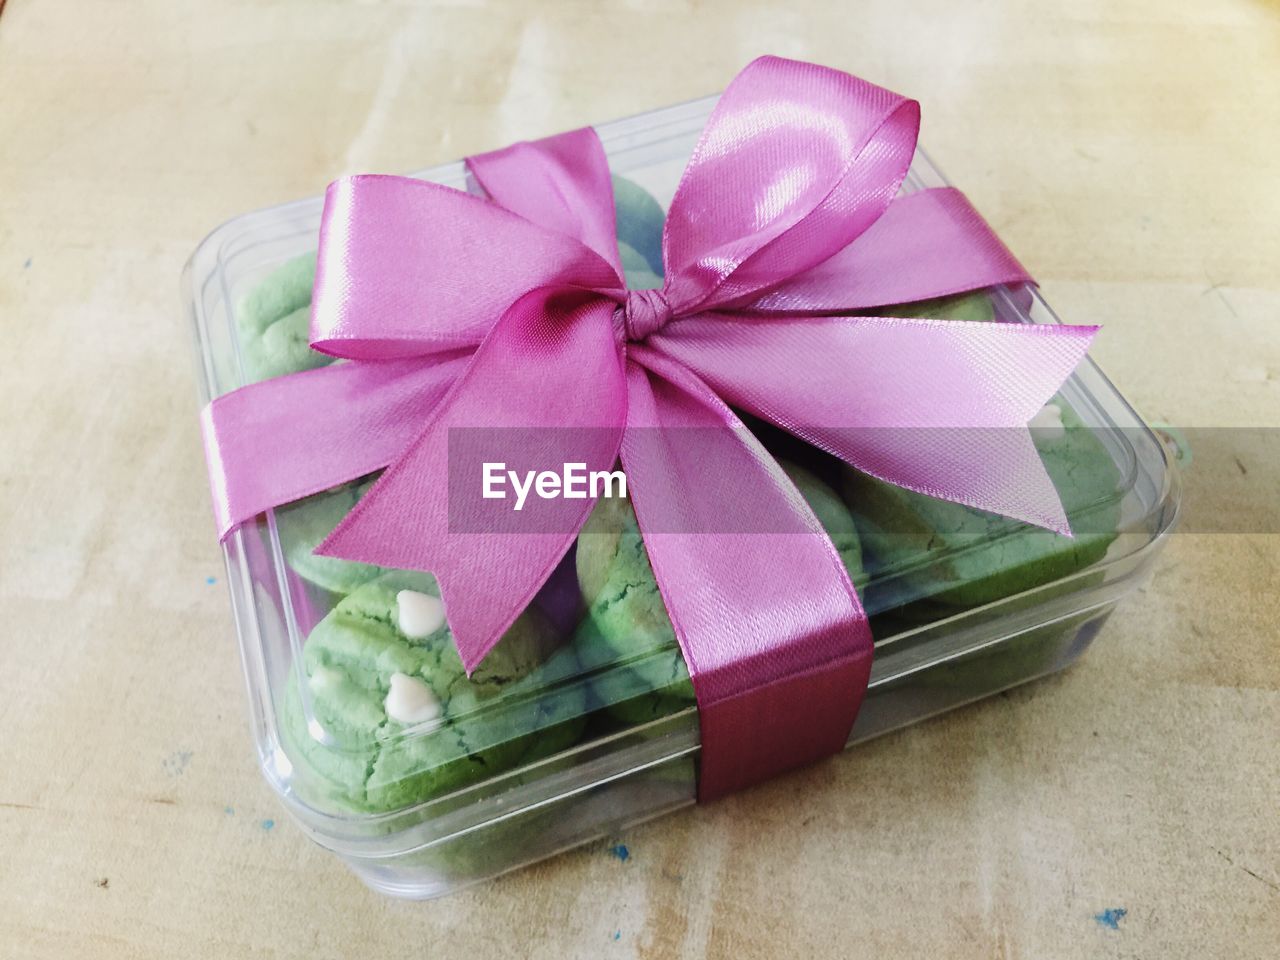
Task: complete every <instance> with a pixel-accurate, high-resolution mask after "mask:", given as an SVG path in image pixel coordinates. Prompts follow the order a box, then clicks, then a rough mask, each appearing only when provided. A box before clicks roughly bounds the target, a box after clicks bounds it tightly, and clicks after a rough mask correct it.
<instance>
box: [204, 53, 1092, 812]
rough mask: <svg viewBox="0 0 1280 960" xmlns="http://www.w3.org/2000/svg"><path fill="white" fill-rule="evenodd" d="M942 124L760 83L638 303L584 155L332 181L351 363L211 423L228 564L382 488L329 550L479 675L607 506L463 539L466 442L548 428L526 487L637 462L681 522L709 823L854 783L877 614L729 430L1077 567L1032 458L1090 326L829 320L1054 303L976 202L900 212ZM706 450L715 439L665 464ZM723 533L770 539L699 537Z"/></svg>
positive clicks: (835, 78)
mask: <svg viewBox="0 0 1280 960" xmlns="http://www.w3.org/2000/svg"><path fill="white" fill-rule="evenodd" d="M918 125H919V107H918V105H917V104H916V103H915V102H914V101H912V100H907V99H905V98H903V97H901V96H898V95H897V94H894V93H891V92H889V91H887V90H884V89H882V88H880V87H877V86H874V85H872V84H870V83H867V82H865V81H862V80H859V79H857V78H855V77H852V76H849V75H847V74H844V73H841V72H838V71H835V70H830V69H827V68H824V67H820V66H816V65H814V64H808V63H800V62H796V61H789V60H782V59H778V58H775V57H764V58H762V59H759V60H756V61H755V62H753V63H752V64H750V65H749V66H748V67H747V68H746V69H745V70H743V71H742V73H741V74H739V76H738V77H737V78H736V79H735V80H734V82H733V83H732V84H731V85H730V86H729V88H728V89H727V90H726V91H725V93H724V95H723V96H722V97H721V99H720V101H719V103H718V105H717V107H716V109H715V111H714V113H713V114H712V116H711V118H710V119H709V120H708V122H707V125H706V128H705V130H704V131H703V134H702V137H701V139H700V141H699V143H698V145H697V147H696V149H695V150H694V153H693V156H692V159H691V160H690V161H689V165H688V167H687V168H686V170H685V173H684V176H683V178H682V180H681V182H680V185H679V187H678V189H677V191H676V194H675V198H674V200H673V201H672V204H671V209H670V211H669V213H668V215H667V221H666V227H665V230H664V233H663V243H662V247H663V259H664V262H665V284H664V286H663V288H662V290H661V291H630V292H629V291H627V290H626V289H625V285H624V282H623V278H622V270H621V265H620V260H619V254H618V248H617V241H616V239H615V237H616V234H615V224H614V213H613V203H612V196H611V186H610V180H609V170H608V167H607V164H606V160H605V156H604V152H603V150H602V148H601V147H600V144H599V141H598V139H597V138H596V136H595V134H594V132H593V131H591V130H590V129H584V130H577V131H574V132H572V133H567V134H563V135H560V136H556V137H550V138H548V139H546V140H542V141H538V142H536V143H521V144H516V145H515V146H512V147H508V148H507V149H504V150H499V151H496V152H494V153H489V154H485V155H483V156H479V157H473V158H471V159H470V160H469V161H468V162H469V164H470V167H471V170H472V172H473V174H474V175H475V177H476V179H477V180H478V182H479V183H480V184H481V185H482V186H483V188H484V190H485V191H486V192H487V193H488V195H489V198H490V199H482V198H478V197H474V196H470V195H468V194H465V193H462V192H459V191H456V190H452V189H448V188H445V187H441V186H437V185H434V184H431V183H425V182H421V181H417V180H412V179H406V178H401V177H382V176H357V177H349V178H346V179H343V180H339V181H337V182H335V183H334V184H332V185H331V186H330V188H329V190H328V193H327V195H326V202H325V210H324V219H323V223H322V226H321V234H320V254H319V266H318V271H317V276H316V284H315V289H314V299H313V305H312V329H311V341H312V345H313V347H315V349H317V350H321V351H323V352H325V353H328V354H331V355H333V356H337V357H343V358H346V359H347V360H348V361H350V362H348V363H341V364H337V365H334V366H330V367H326V368H323V369H319V370H313V371H309V372H306V373H298V374H293V375H290V376H286V377H281V378H278V379H274V380H269V381H266V382H263V383H258V384H254V385H252V386H249V387H245V388H243V389H241V390H237V391H234V392H233V393H230V394H228V395H226V396H224V397H220V398H218V399H217V400H215V401H214V402H213V403H212V404H211V405H210V406H209V407H208V408H207V410H206V411H205V418H204V425H205V431H206V434H205V437H206V448H207V451H208V457H209V467H210V475H211V478H212V486H213V492H214V503H215V508H216V512H217V516H218V523H219V528H220V533H221V534H222V535H223V536H226V535H227V534H228V533H229V532H230V531H231V530H233V529H234V528H235V527H236V526H237V525H239V524H241V523H243V522H245V521H246V520H249V519H250V518H252V517H254V516H256V515H258V514H260V513H261V512H263V511H264V510H267V509H269V508H272V507H275V506H278V505H280V504H282V503H286V502H288V501H291V500H295V499H298V498H300V497H304V496H307V495H309V494H313V493H317V492H319V491H321V490H325V489H327V488H329V487H331V486H334V485H335V484H339V483H343V482H346V481H349V480H352V479H354V478H355V477H358V476H362V475H365V474H367V473H370V472H372V471H374V470H377V469H380V468H383V467H386V471H385V472H384V473H383V475H382V477H381V479H380V480H379V481H378V482H377V483H376V484H375V485H374V486H373V488H372V489H371V490H370V491H369V493H368V494H367V495H366V496H365V497H364V498H363V499H362V500H361V501H360V503H359V504H358V505H357V507H356V508H355V509H354V510H352V512H351V513H350V514H349V515H348V516H347V517H346V519H344V520H343V522H342V523H341V524H340V525H339V526H338V528H337V529H336V530H335V531H334V532H333V534H332V535H331V536H330V537H329V539H328V540H326V541H325V543H324V544H323V545H322V546H321V547H320V549H319V550H318V551H317V552H319V553H323V554H325V555H328V556H336V557H343V558H345V559H348V560H357V561H363V562H367V563H375V564H379V565H381V566H386V567H399V568H409V569H418V570H429V571H431V572H433V573H434V574H435V575H436V577H437V579H438V581H439V583H440V588H441V591H442V595H443V597H444V600H445V605H446V609H447V611H448V620H449V626H450V628H451V629H452V631H453V636H454V641H455V643H456V645H457V648H458V652H459V654H460V656H461V657H462V661H463V663H464V664H465V665H466V667H467V668H468V669H469V670H470V669H472V668H474V667H475V666H476V665H477V664H478V663H479V662H480V661H481V659H482V658H483V657H484V656H485V654H486V653H487V652H488V651H489V649H490V648H491V647H492V646H493V645H494V644H495V643H496V642H497V641H498V639H499V638H500V637H501V636H502V634H503V633H504V632H505V631H506V629H507V628H508V627H509V626H510V624H511V623H512V621H513V620H514V619H515V617H516V616H517V615H518V614H519V613H520V611H521V610H523V609H524V607H525V606H527V605H528V603H529V601H530V600H531V599H532V597H533V596H534V594H535V593H536V592H537V590H538V589H539V588H540V587H541V585H542V584H543V583H544V582H545V581H546V579H547V577H548V576H549V574H550V573H551V571H552V570H553V569H554V567H555V566H556V564H557V563H558V562H559V561H560V559H561V558H562V557H563V556H564V554H565V552H566V551H567V550H568V549H569V547H570V546H571V545H572V543H573V541H574V539H575V537H576V536H577V533H578V531H579V529H580V528H581V525H582V523H583V522H584V521H585V520H586V517H587V515H588V513H589V512H590V509H591V506H592V503H591V501H589V500H577V501H574V500H559V501H547V502H544V503H542V504H539V505H538V510H540V511H541V513H540V514H539V516H540V517H541V522H540V523H539V524H538V525H536V527H531V528H530V531H529V532H523V533H518V534H512V533H510V532H504V533H500V532H493V533H486V532H478V533H477V532H461V530H462V529H465V528H466V524H465V523H462V524H459V523H458V520H459V518H458V516H457V515H456V510H457V503H456V502H455V503H453V504H452V507H453V509H454V510H455V514H452V515H451V512H450V510H451V501H450V482H449V481H450V476H449V463H450V461H449V440H450V436H451V435H456V434H455V432H456V431H459V430H468V429H476V428H487V427H502V428H512V427H525V428H530V429H528V430H523V431H521V430H510V431H508V433H509V434H510V435H512V436H514V437H524V438H525V439H524V440H523V441H520V440H513V441H512V444H513V447H512V449H511V459H512V460H513V461H515V462H528V461H530V460H531V459H537V458H541V462H542V463H543V464H544V466H545V467H546V468H548V469H558V468H559V467H560V465H561V463H562V462H580V463H585V464H586V465H587V467H588V469H593V470H597V469H598V470H607V469H610V468H611V467H612V466H613V465H614V464H615V462H616V460H617V459H618V457H619V456H620V457H621V459H622V463H623V465H624V467H625V469H626V472H627V476H628V481H629V489H630V492H631V495H632V499H633V501H634V505H635V509H636V514H637V518H638V521H639V525H640V528H641V530H642V531H646V518H649V519H650V520H651V521H652V520H654V518H655V517H656V516H657V515H658V514H659V513H661V514H662V518H663V522H662V523H657V522H654V523H651V524H650V525H649V527H650V529H648V531H647V532H645V535H644V542H645V546H646V548H647V550H648V554H649V559H650V561H651V563H652V565H653V570H654V574H655V576H656V578H657V581H658V585H659V587H660V589H661V591H662V597H663V599H664V601H665V603H666V606H667V609H668V611H669V613H670V615H671V620H672V623H673V624H674V626H675V632H676V637H677V638H678V640H679V643H680V648H681V650H682V652H683V654H684V658H685V661H686V663H687V664H688V667H689V673H690V676H691V678H692V680H693V685H694V690H695V693H696V695H697V699H698V708H699V717H700V724H701V731H702V760H701V775H700V781H699V791H700V797H701V799H703V800H706V799H710V798H712V797H716V796H719V795H722V794H724V793H728V792H730V791H732V790H736V789H738V788H740V787H742V786H745V785H748V784H750V783H754V782H756V781H759V780H762V779H765V778H767V777H770V776H773V775H775V774H777V773H779V772H781V771H783V770H786V769H789V768H791V767H795V766H799V765H801V764H805V763H808V762H810V761H812V760H815V759H817V758H819V757H822V756H825V755H828V754H830V753H833V752H835V751H838V750H839V749H840V748H841V747H842V746H843V744H844V743H845V741H846V739H847V737H848V734H849V730H850V728H851V726H852V724H853V720H854V717H855V716H856V714H857V710H858V707H859V705H860V703H861V700H862V696H863V693H864V691H865V689H866V684H867V679H868V675H869V672H870V665H871V647H872V642H871V635H870V632H869V630H868V628H867V620H866V616H865V614H864V613H863V610H862V607H861V605H860V603H859V600H858V596H857V593H856V592H855V590H854V589H853V587H852V585H851V584H850V582H849V579H848V577H847V575H846V574H845V571H844V568H843V566H842V564H841V562H840V558H839V556H838V555H837V554H836V551H835V549H834V547H833V546H832V544H831V542H830V541H829V539H828V538H827V537H826V535H825V534H824V532H823V530H822V527H821V525H820V524H819V523H818V521H817V519H816V517H815V516H814V515H813V513H812V511H811V510H810V509H809V507H808V506H807V504H806V503H805V501H804V499H803V498H802V497H801V496H800V494H799V493H798V491H797V490H796V488H795V487H794V486H793V484H792V483H791V482H790V481H789V480H788V478H787V476H786V475H785V474H784V473H783V472H782V470H781V469H780V468H779V466H778V465H777V464H776V463H775V462H774V461H773V460H772V458H771V457H770V456H769V454H768V453H767V452H766V451H765V450H764V449H763V448H762V447H761V446H760V444H759V442H758V441H757V440H756V439H755V438H754V437H753V436H752V435H751V433H750V432H749V431H748V430H747V429H746V428H745V427H744V426H743V424H742V423H741V422H740V421H739V420H738V418H737V417H736V416H735V415H734V413H733V411H732V410H731V409H730V407H731V406H732V407H736V408H739V409H742V410H746V411H749V412H751V413H752V414H755V415H757V416H760V417H762V418H764V419H766V420H770V421H772V422H774V423H776V424H778V425H780V426H781V427H783V428H785V429H788V430H790V431H792V432H794V433H795V434H797V435H798V436H800V437H802V438H804V439H805V440H807V441H809V442H810V443H812V444H814V445H816V446H818V447H821V448H822V449H825V450H827V451H829V452H831V453H834V454H835V455H837V456H839V457H841V458H842V459H844V460H846V461H847V462H849V463H850V464H852V465H854V466H855V467H857V468H859V469H861V470H865V471H867V472H869V473H872V474H874V475H875V476H877V477H880V478H881V479H884V480H887V481H889V482H892V483H896V484H899V485H901V486H903V487H907V488H909V489H911V490H915V491H919V492H922V493H926V494H929V495H932V496H936V497H941V498H944V499H948V500H953V501H957V502H960V503H964V504H968V505H970V506H974V507H978V508H981V509H984V510H990V511H994V512H997V513H1001V514H1005V515H1008V516H1010V517H1014V518H1016V519H1019V520H1023V521H1026V522H1029V523H1033V524H1038V525H1040V526H1044V527H1047V528H1049V529H1052V530H1056V531H1059V532H1062V533H1064V534H1068V535H1069V528H1068V525H1067V520H1066V517H1065V515H1064V513H1063V510H1062V506H1061V503H1060V502H1059V499H1058V495H1057V493H1056V491H1055V490H1054V487H1053V485H1052V483H1051V481H1050V480H1049V478H1048V476H1047V474H1046V473H1045V470H1044V467H1043V465H1042V464H1041V462H1040V460H1039V457H1038V455H1037V453H1036V450H1035V447H1034V445H1033V444H1032V442H1031V438H1030V434H1029V432H1028V431H1027V430H1026V429H1025V426H1026V424H1027V422H1028V421H1029V420H1030V419H1031V417H1032V416H1033V415H1034V414H1035V413H1036V412H1037V411H1038V410H1039V409H1040V408H1041V406H1043V404H1044V403H1045V402H1046V401H1047V400H1048V399H1049V398H1050V397H1051V396H1052V395H1053V393H1054V392H1055V391H1056V390H1057V389H1058V387H1059V386H1060V385H1061V384H1062V382H1063V380H1064V379H1065V378H1066V377H1067V376H1068V375H1069V374H1070V372H1071V370H1072V369H1073V368H1074V367H1075V365H1076V364H1077V363H1078V362H1079V360H1080V359H1081V358H1082V357H1083V355H1084V353H1085V351H1086V350H1087V348H1088V344H1089V342H1090V340H1091V338H1092V336H1093V334H1094V330H1095V328H1092V327H1062V326H1024V325H1014V324H1000V323H961V322H943V321H935V320H910V319H894V318H884V317H852V316H833V315H832V314H835V313H847V312H850V311H853V310H864V309H871V308H874V307H877V306H883V305H886V304H897V303H905V302H911V301H915V300H921V299H926V298H931V297H936V296H941V295H944V294H950V293H957V292H961V291H966V290H973V289H978V288H981V287H987V286H992V285H995V284H1004V283H1028V282H1030V277H1029V276H1028V275H1027V273H1026V272H1025V271H1024V270H1023V268H1022V267H1021V266H1020V265H1019V264H1018V262H1017V261H1016V260H1015V259H1014V257H1013V256H1012V255H1011V254H1010V253H1009V251H1008V250H1006V249H1005V247H1004V246H1003V244H1002V243H1001V242H1000V240H999V239H998V238H997V237H996V236H995V234H994V233H993V232H992V231H991V230H990V228H989V227H988V226H987V225H986V224H985V223H984V222H983V221H982V219H981V218H980V217H979V216H978V215H977V213H976V212H974V210H973V209H972V208H971V207H970V206H969V204H968V203H967V201H966V200H965V199H964V197H963V196H962V195H961V194H960V193H958V192H957V191H955V190H951V189H941V190H928V191H925V192H922V193H918V194H914V195H911V196H906V197H902V198H899V199H896V200H895V199H894V197H895V194H896V193H897V190H898V187H899V185H900V184H901V182H902V180H903V178H904V177H905V175H906V172H907V169H908V166H909V164H910V162H911V157H912V154H913V152H914V148H915V140H916V134H917V129H918ZM957 427H997V428H1021V429H995V430H961V431H956V430H955V429H954V428H957ZM578 428H583V429H578ZM686 429H697V430H699V431H701V432H700V433H699V434H698V436H699V437H700V438H703V439H701V440H700V442H699V443H698V444H697V445H692V444H690V443H687V442H673V441H671V440H670V438H671V437H672V436H674V432H675V431H680V430H686ZM960 438H962V439H960ZM517 447H519V449H516V448H517ZM475 483H476V484H477V485H478V484H479V483H480V478H479V477H476V478H475ZM725 511H734V512H735V513H736V514H737V515H739V516H741V517H743V518H747V520H750V519H752V518H760V523H759V524H758V529H762V530H768V531H770V532H768V533H746V532H742V533H733V532H717V533H707V532H699V531H707V530H715V529H718V528H717V518H718V517H720V516H722V515H723V514H724V512H725ZM673 516H674V517H677V518H679V521H680V522H679V523H678V524H675V525H673V524H671V523H670V522H669V520H670V518H671V517H673ZM751 526H752V524H751V523H749V522H748V523H746V524H745V525H744V526H743V529H750V527H751Z"/></svg>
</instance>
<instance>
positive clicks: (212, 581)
mask: <svg viewBox="0 0 1280 960" xmlns="http://www.w3.org/2000/svg"><path fill="white" fill-rule="evenodd" d="M204 582H205V583H207V584H208V585H209V586H211V587H212V586H213V585H214V584H215V583H217V582H218V578H217V577H205V578H204Z"/></svg>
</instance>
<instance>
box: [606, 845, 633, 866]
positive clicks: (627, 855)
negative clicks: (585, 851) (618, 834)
mask: <svg viewBox="0 0 1280 960" xmlns="http://www.w3.org/2000/svg"><path fill="white" fill-rule="evenodd" d="M609 852H610V853H611V854H613V855H614V856H615V857H617V858H618V859H619V860H621V861H622V862H623V863H626V862H627V861H628V860H630V859H631V851H630V850H628V849H627V845H626V844H625V843H620V844H618V845H617V846H615V847H610V848H609Z"/></svg>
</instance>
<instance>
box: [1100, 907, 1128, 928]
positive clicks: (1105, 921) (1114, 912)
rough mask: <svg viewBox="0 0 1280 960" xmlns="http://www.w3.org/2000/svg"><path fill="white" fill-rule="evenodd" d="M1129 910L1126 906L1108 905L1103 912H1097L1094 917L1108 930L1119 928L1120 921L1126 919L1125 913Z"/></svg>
mask: <svg viewBox="0 0 1280 960" xmlns="http://www.w3.org/2000/svg"><path fill="white" fill-rule="evenodd" d="M1128 912H1129V911H1128V910H1126V909H1125V908H1124V907H1107V909H1105V910H1103V911H1102V912H1101V913H1095V914H1094V915H1093V919H1094V920H1095V921H1097V924H1098V926H1100V927H1106V928H1107V929H1108V930H1119V929H1120V921H1121V920H1123V919H1124V916H1125V914H1127V913H1128Z"/></svg>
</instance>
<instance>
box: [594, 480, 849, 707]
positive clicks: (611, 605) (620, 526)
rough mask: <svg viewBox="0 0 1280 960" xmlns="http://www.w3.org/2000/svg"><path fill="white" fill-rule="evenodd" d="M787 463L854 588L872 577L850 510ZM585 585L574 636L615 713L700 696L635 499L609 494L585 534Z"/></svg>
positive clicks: (599, 694) (602, 698) (599, 693)
mask: <svg viewBox="0 0 1280 960" xmlns="http://www.w3.org/2000/svg"><path fill="white" fill-rule="evenodd" d="M782 467H783V469H784V470H786V472H787V475H788V476H789V477H790V478H791V480H792V482H793V483H795V485H796V487H797V489H798V490H799V491H800V493H801V495H802V496H804V498H805V500H806V502H807V503H808V504H809V506H810V508H811V509H812V510H813V512H814V514H815V515H816V516H817V518H818V520H819V521H820V522H821V523H822V526H823V528H824V529H825V530H826V531H827V533H828V535H830V537H831V539H832V542H833V543H834V544H835V547H836V550H837V552H838V553H839V554H840V557H841V559H842V560H843V562H844V565H845V569H846V570H847V571H848V573H849V577H850V579H851V580H852V581H853V582H854V584H855V586H856V585H859V584H861V583H862V582H863V581H864V580H865V574H864V571H863V568H862V551H861V546H860V544H859V542H858V534H857V531H856V529H855V527H854V524H853V519H852V517H851V516H850V514H849V511H848V510H847V509H845V507H844V505H843V504H842V503H841V502H840V500H839V498H838V497H837V496H836V495H835V493H834V492H833V491H832V490H831V489H830V488H829V487H828V486H827V485H826V484H824V483H823V482H822V481H820V480H818V479H817V478H816V477H814V476H813V475H812V474H811V473H809V472H808V471H807V470H805V469H803V468H802V467H798V466H796V465H794V464H789V463H783V464H782ZM577 568H578V583H579V585H580V586H581V588H582V595H583V600H584V601H585V603H586V605H587V614H586V616H585V617H584V618H583V621H582V623H581V624H580V625H579V627H578V631H577V633H576V635H575V637H574V647H575V649H576V650H577V652H578V658H579V660H580V661H581V662H582V665H583V667H584V668H585V669H587V670H595V671H598V674H597V676H596V679H595V681H594V683H593V687H592V689H593V693H594V694H595V697H596V699H597V700H598V701H599V702H600V704H601V705H602V706H605V707H607V708H608V709H609V711H610V713H612V714H613V715H614V716H616V717H618V718H619V719H621V720H623V721H625V722H628V723H643V722H646V721H648V720H653V719H656V718H657V717H661V716H665V715H667V714H670V713H675V712H676V711H678V710H681V709H684V708H685V707H688V706H690V705H691V704H692V703H693V702H694V696H693V686H692V684H691V683H690V681H689V671H688V668H687V667H686V666H685V663H684V658H683V657H682V656H681V654H680V650H679V646H678V644H677V642H676V637H675V631H674V630H673V629H672V626H671V620H670V618H669V617H668V615H667V610H666V607H665V605H664V604H663V602H662V595H661V593H660V592H659V590H658V582H657V580H656V579H655V578H654V575H653V568H652V567H651V566H650V565H649V557H648V554H647V553H646V552H645V548H644V544H643V542H642V541H641V538H640V530H639V527H638V526H637V524H636V516H635V511H634V510H633V509H632V507H631V503H630V501H628V500H625V499H621V498H613V499H602V500H600V501H598V502H597V504H596V507H595V509H594V510H593V511H592V514H591V516H590V518H589V519H588V520H587V523H586V525H585V526H584V527H583V529H582V533H581V535H580V536H579V537H578V550H577Z"/></svg>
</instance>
